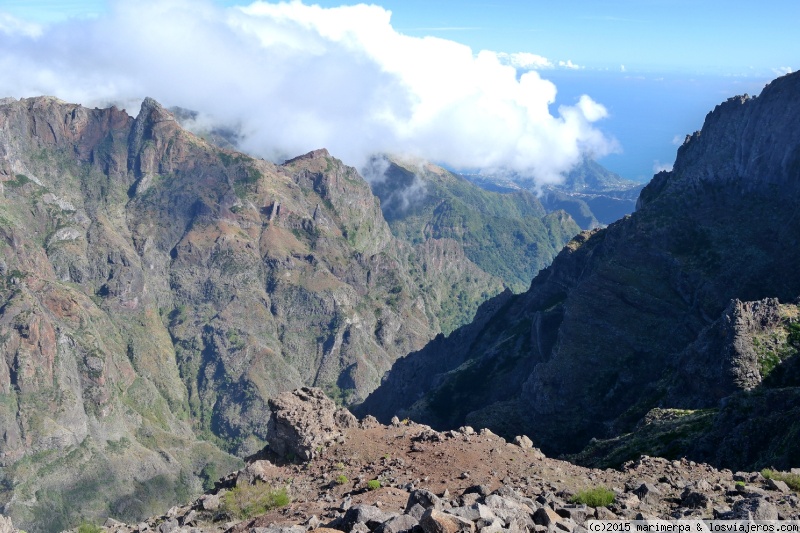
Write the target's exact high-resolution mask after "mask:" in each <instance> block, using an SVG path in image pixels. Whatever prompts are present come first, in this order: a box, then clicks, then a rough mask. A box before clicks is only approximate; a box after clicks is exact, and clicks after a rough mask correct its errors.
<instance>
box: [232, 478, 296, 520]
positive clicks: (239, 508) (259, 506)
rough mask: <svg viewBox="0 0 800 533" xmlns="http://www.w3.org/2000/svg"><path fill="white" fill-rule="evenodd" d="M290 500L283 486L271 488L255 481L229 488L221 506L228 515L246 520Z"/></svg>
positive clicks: (287, 503)
mask: <svg viewBox="0 0 800 533" xmlns="http://www.w3.org/2000/svg"><path fill="white" fill-rule="evenodd" d="M290 501H291V500H290V498H289V494H288V493H287V492H286V489H285V488H281V489H272V488H271V487H268V486H267V485H266V483H256V484H255V485H241V486H239V487H235V488H233V489H231V490H229V491H228V492H227V493H225V496H224V497H223V499H222V507H223V510H224V511H225V512H226V513H227V514H229V515H230V516H232V517H234V518H238V519H241V520H247V519H248V518H253V517H254V516H258V515H262V514H264V513H267V512H268V511H271V510H272V509H277V508H279V507H285V506H287V505H289V502H290Z"/></svg>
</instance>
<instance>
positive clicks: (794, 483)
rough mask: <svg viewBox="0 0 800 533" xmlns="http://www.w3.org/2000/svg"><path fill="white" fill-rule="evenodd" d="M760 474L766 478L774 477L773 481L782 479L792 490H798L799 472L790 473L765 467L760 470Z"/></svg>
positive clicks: (799, 484) (799, 482) (799, 485)
mask: <svg viewBox="0 0 800 533" xmlns="http://www.w3.org/2000/svg"><path fill="white" fill-rule="evenodd" d="M761 475H762V476H764V477H765V478H766V479H774V480H775V481H783V482H784V483H786V484H787V485H789V488H791V489H792V490H794V491H800V474H791V473H789V472H778V471H776V470H771V469H769V468H765V469H764V470H762V471H761Z"/></svg>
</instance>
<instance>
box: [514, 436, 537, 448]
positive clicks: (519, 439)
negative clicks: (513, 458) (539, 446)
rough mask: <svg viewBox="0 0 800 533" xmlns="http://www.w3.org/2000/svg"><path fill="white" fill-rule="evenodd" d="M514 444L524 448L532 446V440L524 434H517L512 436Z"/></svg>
mask: <svg viewBox="0 0 800 533" xmlns="http://www.w3.org/2000/svg"><path fill="white" fill-rule="evenodd" d="M514 444H516V445H517V446H519V447H520V448H522V449H525V450H527V449H530V448H533V442H532V441H531V439H529V438H528V437H527V436H526V435H517V436H516V437H514Z"/></svg>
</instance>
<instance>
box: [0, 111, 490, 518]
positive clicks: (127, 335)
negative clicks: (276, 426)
mask: <svg viewBox="0 0 800 533" xmlns="http://www.w3.org/2000/svg"><path fill="white" fill-rule="evenodd" d="M0 156H1V157H0V274H1V276H0V352H2V353H3V354H4V357H2V358H0V420H2V426H3V427H4V428H5V429H4V432H3V434H2V435H0V458H2V465H0V477H2V484H1V485H0V486H1V487H2V491H0V503H2V504H3V505H4V508H5V510H6V512H7V513H10V514H11V515H12V517H13V518H14V521H15V523H16V524H22V525H25V526H26V527H29V528H31V529H33V530H36V531H53V530H60V529H63V528H64V527H66V526H67V525H68V524H70V521H72V520H75V517H76V516H81V513H89V515H88V516H92V515H98V514H103V513H105V514H109V513H111V512H113V514H115V515H117V516H120V517H129V518H131V519H133V518H135V517H142V516H146V515H147V514H152V512H153V511H154V510H155V509H157V508H160V507H162V506H165V505H167V504H169V503H170V502H175V501H180V500H182V499H184V496H185V494H186V493H187V491H188V492H193V491H196V490H198V489H199V488H200V486H201V484H202V483H205V482H207V481H208V479H209V476H210V474H209V472H211V471H213V470H217V471H222V470H230V469H232V468H234V467H235V466H237V465H238V464H240V463H239V460H238V459H237V458H236V457H234V456H232V455H230V454H229V453H227V452H234V453H236V454H238V455H240V456H244V455H248V454H251V453H254V452H255V451H258V450H259V449H261V448H262V447H263V445H264V440H263V439H264V436H265V434H266V424H265V421H264V420H263V419H262V416H261V415H262V413H263V412H265V410H266V401H267V399H268V398H269V397H270V396H272V395H274V394H276V393H277V392H280V391H282V390H286V389H287V388H292V387H296V386H300V385H304V384H309V385H311V384H315V385H318V386H322V387H324V388H326V390H328V392H329V393H330V394H331V395H332V396H334V397H335V398H337V400H338V401H340V402H342V401H344V402H346V401H352V400H353V399H358V398H359V397H360V396H361V397H363V395H365V394H366V392H367V391H368V390H371V388H374V387H375V386H377V384H378V382H379V379H380V376H381V375H382V373H383V372H384V371H385V370H386V369H388V367H389V365H390V363H391V361H392V360H393V359H395V358H396V357H399V356H400V355H402V354H403V353H406V352H407V351H409V350H411V349H414V348H415V347H421V346H422V345H423V344H424V343H425V342H426V341H427V340H429V339H431V338H433V337H434V336H435V335H436V334H437V333H438V332H439V330H440V326H439V324H440V320H441V319H442V318H447V319H450V318H449V317H450V316H451V314H459V313H460V314H461V315H462V316H467V315H468V314H469V310H468V309H467V308H464V309H462V304H461V302H459V300H457V299H456V298H453V297H452V294H458V293H460V292H465V293H469V294H471V295H477V296H476V297H475V298H477V297H480V294H481V293H482V292H485V293H486V294H487V295H488V294H493V293H495V292H497V291H498V290H501V289H502V286H501V285H500V284H499V283H498V282H497V281H496V280H493V279H492V278H491V277H490V276H489V275H487V274H485V273H484V272H483V271H482V270H481V269H479V268H478V267H477V266H476V265H474V264H473V263H472V262H471V261H470V260H469V259H467V258H466V257H465V256H464V254H463V251H462V250H461V249H460V248H459V247H458V246H455V243H452V242H449V241H447V240H446V239H445V240H435V241H431V242H429V243H427V244H426V245H425V246H421V247H416V248H414V247H412V246H411V245H408V244H406V243H403V242H402V241H399V240H397V239H395V238H394V237H392V235H391V232H390V230H389V227H388V226H387V225H386V222H385V221H384V219H383V215H382V213H381V210H380V204H379V201H378V200H377V199H376V198H375V196H374V195H373V194H372V193H371V191H370V189H369V186H368V185H367V183H366V182H365V181H364V180H363V179H362V178H361V176H360V175H359V174H358V173H357V171H356V170H355V169H353V168H351V167H347V166H346V165H344V164H343V163H342V162H341V161H339V160H337V159H335V158H333V157H331V156H330V154H329V153H328V152H327V151H325V150H319V151H314V152H311V153H309V154H306V155H304V156H301V157H298V158H295V159H292V160H289V161H288V162H286V163H285V164H282V165H275V164H273V163H269V162H267V161H263V160H259V159H255V158H252V157H250V156H247V155H245V154H241V153H238V152H235V151H232V150H226V149H220V148H217V147H215V146H214V145H212V144H210V143H209V142H207V141H205V140H203V139H201V138H199V137H197V136H195V135H193V134H191V133H189V132H187V131H185V130H183V129H182V128H181V127H180V125H179V123H178V122H177V121H176V120H175V119H174V117H173V116H172V114H171V113H169V112H168V111H167V110H166V109H164V108H163V107H162V106H161V105H160V104H158V103H157V102H156V101H155V100H153V99H150V98H148V99H145V100H144V101H143V103H142V109H141V111H140V113H139V115H137V117H135V118H134V117H130V116H129V115H128V114H127V113H125V112H124V111H121V110H119V109H117V108H114V107H112V108H108V109H87V108H85V107H82V106H79V105H76V104H68V103H65V102H63V101H60V100H58V99H55V98H52V97H40V98H31V99H23V100H15V99H5V100H3V104H2V105H0ZM425 265H430V266H431V268H426V267H425ZM434 265H437V267H436V268H433V267H434ZM467 280H469V281H467ZM470 305H472V304H470ZM36 494H38V495H39V496H36Z"/></svg>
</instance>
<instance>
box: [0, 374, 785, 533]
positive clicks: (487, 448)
mask: <svg viewBox="0 0 800 533" xmlns="http://www.w3.org/2000/svg"><path fill="white" fill-rule="evenodd" d="M270 408H271V409H272V413H271V417H270V421H269V432H270V435H272V439H271V441H270V442H271V449H270V450H265V451H264V452H262V453H261V454H260V456H259V457H254V458H252V460H251V461H250V462H249V463H248V465H247V466H246V467H245V468H244V469H242V470H240V471H238V472H235V473H233V474H230V475H228V476H226V477H225V478H223V479H221V480H219V481H218V482H217V483H216V486H215V488H214V489H213V490H212V491H210V492H208V493H206V494H204V495H202V496H201V497H199V498H197V499H196V500H194V501H193V502H191V503H189V504H187V505H184V506H181V507H173V508H172V509H170V510H169V511H168V512H167V513H166V514H165V515H163V516H158V517H153V518H151V519H149V520H146V521H144V522H142V523H139V524H127V525H126V524H122V523H119V522H116V521H115V520H113V519H109V520H108V521H107V522H106V523H105V524H104V527H105V530H106V531H113V532H119V533H123V532H124V533H131V532H145V531H152V532H160V533H170V532H198V533H199V532H212V531H213V532H219V531H228V532H251V531H252V532H270V533H279V532H280V533H289V532H292V533H301V532H304V531H312V530H316V531H323V530H324V529H327V530H335V531H342V532H347V533H367V532H369V531H375V532H379V533H403V532H410V531H411V530H414V533H421V532H423V531H424V532H425V533H444V532H448V533H449V532H456V531H470V532H476V531H481V532H485V533H494V532H497V531H505V530H508V531H538V532H545V531H565V532H581V531H585V525H586V522H587V520H591V519H595V518H597V519H604V520H611V519H618V518H619V519H653V518H661V519H676V518H686V519H698V518H716V519H734V518H748V517H752V518H754V519H765V520H766V519H800V498H798V495H797V494H795V493H794V492H793V491H792V490H791V489H790V488H789V487H788V486H787V485H786V484H785V483H784V482H782V481H776V480H773V479H766V478H764V477H763V476H762V475H761V474H760V473H748V472H736V473H734V472H731V471H730V470H718V469H715V468H713V467H711V466H709V465H706V464H699V463H695V462H692V461H687V460H673V461H671V460H666V459H662V458H655V457H646V456H643V457H641V458H640V459H639V460H638V461H635V462H629V463H627V464H625V465H624V467H623V468H622V469H621V470H611V469H606V470H599V469H590V468H584V467H580V466H576V465H573V464H571V463H568V462H565V461H561V460H557V459H551V458H548V457H545V456H544V454H542V453H541V451H539V450H538V449H536V448H534V447H532V446H531V444H530V440H529V439H528V438H527V437H525V436H520V437H517V438H516V439H514V442H507V441H506V440H504V439H503V438H502V437H499V436H498V435H495V434H493V433H492V432H491V431H489V430H486V429H481V430H479V431H476V430H474V429H473V428H470V427H462V428H460V429H459V430H457V431H445V432H437V431H434V430H432V429H431V428H430V427H428V426H425V425H421V424H417V423H414V422H413V421H409V420H403V421H400V420H397V419H395V420H393V422H392V424H391V425H381V424H379V423H378V422H377V421H376V420H375V419H374V418H372V417H369V416H368V417H366V418H364V419H363V420H361V421H360V422H359V421H357V420H356V419H355V418H354V417H353V416H352V415H350V414H349V413H348V412H347V411H345V410H343V409H340V410H337V409H336V408H335V405H334V404H333V402H332V401H331V400H329V399H328V398H326V397H325V396H324V394H323V393H322V391H320V390H319V389H311V388H304V389H298V390H296V391H294V392H292V393H284V394H282V395H280V396H279V397H278V398H276V399H274V400H272V401H271V402H270ZM600 488H606V489H608V490H609V491H610V492H611V493H613V500H614V501H613V502H612V503H609V504H607V505H602V506H601V505H597V506H595V507H592V506H589V505H585V504H582V503H578V502H577V500H578V499H580V497H581V496H582V495H583V496H584V497H585V491H587V490H589V489H600ZM281 489H284V490H285V494H286V495H288V497H289V499H290V502H289V503H288V504H286V505H283V506H281V507H277V508H274V509H268V508H267V507H269V505H262V507H260V508H259V506H258V505H257V504H256V500H258V498H259V497H260V496H263V495H265V494H271V495H275V494H279V493H280V494H283V491H282V490H281ZM271 502H272V504H273V505H280V504H281V503H285V502H281V501H280V498H275V499H273V500H271ZM262 504H263V502H262ZM248 514H249V516H248ZM9 531H13V530H9ZM0 532H5V530H3V526H2V522H0ZM329 533H331V532H329Z"/></svg>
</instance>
